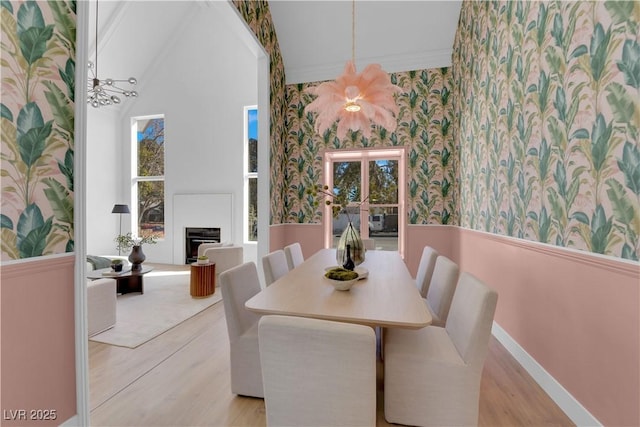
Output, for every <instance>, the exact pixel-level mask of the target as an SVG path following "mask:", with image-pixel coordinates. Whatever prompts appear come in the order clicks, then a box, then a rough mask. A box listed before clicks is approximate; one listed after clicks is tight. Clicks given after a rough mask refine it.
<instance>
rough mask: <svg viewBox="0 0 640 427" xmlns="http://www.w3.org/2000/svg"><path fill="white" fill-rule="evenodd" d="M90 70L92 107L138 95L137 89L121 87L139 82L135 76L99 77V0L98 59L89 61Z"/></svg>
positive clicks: (89, 97)
mask: <svg viewBox="0 0 640 427" xmlns="http://www.w3.org/2000/svg"><path fill="white" fill-rule="evenodd" d="M89 71H90V72H91V78H89V81H88V82H87V83H88V85H87V89H88V95H87V103H88V104H90V105H91V106H92V107H94V108H100V107H103V106H106V105H112V104H120V102H121V101H120V97H119V96H118V95H123V96H124V97H126V98H135V97H137V96H138V92H136V91H135V90H131V89H125V88H123V87H120V85H122V84H130V85H132V86H135V85H136V84H138V81H137V80H136V79H135V78H134V77H129V78H128V79H126V80H116V79H104V80H100V79H99V78H98V0H96V60H95V64H94V63H93V62H91V61H89Z"/></svg>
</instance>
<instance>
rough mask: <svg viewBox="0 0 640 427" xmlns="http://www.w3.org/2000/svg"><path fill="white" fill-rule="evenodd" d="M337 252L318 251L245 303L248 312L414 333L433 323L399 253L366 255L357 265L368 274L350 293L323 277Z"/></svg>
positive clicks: (371, 252) (371, 253)
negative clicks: (412, 331)
mask: <svg viewBox="0 0 640 427" xmlns="http://www.w3.org/2000/svg"><path fill="white" fill-rule="evenodd" d="M335 254H336V251H335V249H322V250H320V251H318V252H317V253H315V254H314V255H313V256H312V257H310V258H308V259H307V260H305V262H304V263H302V264H301V265H299V266H298V267H297V268H295V269H293V270H291V271H290V272H289V273H287V274H286V275H285V276H283V277H281V278H280V279H278V280H276V281H275V282H273V283H272V284H271V285H270V286H268V287H267V288H265V289H263V290H262V291H261V292H260V293H258V294H256V295H254V296H253V297H252V298H251V299H249V300H248V301H247V302H246V304H245V306H246V307H247V309H249V310H251V311H254V312H257V313H261V314H282V315H289V316H300V317H313V318H317V319H327V320H335V321H341V322H349V323H359V324H364V325H369V326H382V327H399V328H412V329H418V328H423V327H425V326H428V325H429V324H430V323H431V320H432V319H431V315H430V314H429V311H428V310H427V308H426V306H425V304H424V302H423V300H422V297H421V296H420V293H419V292H418V288H417V287H416V284H415V281H414V280H413V279H412V277H411V275H410V273H409V270H408V269H407V266H406V265H405V263H404V261H403V260H402V258H401V257H400V254H399V253H398V252H392V251H368V252H367V253H366V257H365V261H364V262H363V263H362V264H361V265H360V266H359V267H364V268H366V269H367V270H368V271H369V276H368V277H367V278H366V279H363V280H359V281H358V282H357V283H355V284H354V285H353V286H352V287H351V289H350V290H349V291H338V290H335V289H334V287H333V286H332V285H331V283H329V282H328V281H327V280H326V279H325V278H324V273H325V268H327V267H332V266H336V256H335Z"/></svg>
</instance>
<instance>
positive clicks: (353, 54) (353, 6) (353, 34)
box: [351, 0, 356, 66]
mask: <svg viewBox="0 0 640 427" xmlns="http://www.w3.org/2000/svg"><path fill="white" fill-rule="evenodd" d="M351 62H353V65H354V66H355V65H356V0H352V2H351Z"/></svg>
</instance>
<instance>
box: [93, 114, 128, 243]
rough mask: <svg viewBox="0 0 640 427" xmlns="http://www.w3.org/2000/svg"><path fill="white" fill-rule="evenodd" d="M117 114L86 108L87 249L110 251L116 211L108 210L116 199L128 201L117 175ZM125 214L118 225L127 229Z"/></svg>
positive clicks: (118, 167) (117, 218) (116, 220)
mask: <svg viewBox="0 0 640 427" xmlns="http://www.w3.org/2000/svg"><path fill="white" fill-rule="evenodd" d="M118 120H119V119H118V115H117V114H116V112H115V111H114V110H110V109H106V108H105V109H99V110H98V109H95V108H92V107H89V108H88V109H87V129H88V131H87V133H88V138H87V146H86V155H87V163H86V165H87V168H86V176H87V186H86V188H87V190H86V201H87V218H86V221H87V231H88V233H87V246H86V247H87V253H88V254H91V255H104V254H114V253H117V252H116V243H115V242H114V238H115V236H116V235H117V234H118V229H119V225H120V222H119V221H120V217H119V215H116V214H112V213H111V210H112V209H113V205H114V204H116V203H127V204H128V203H129V202H128V198H125V197H124V196H121V195H122V194H123V188H122V187H121V185H122V180H121V179H120V175H121V173H122V172H121V169H120V166H121V165H120V164H119V163H120V162H121V160H120V159H121V158H122V147H121V145H120V144H116V143H115V142H116V141H118V135H119V132H118ZM127 221H129V215H123V217H122V229H123V232H124V230H129V226H128V222H127Z"/></svg>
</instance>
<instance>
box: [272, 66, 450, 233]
mask: <svg viewBox="0 0 640 427" xmlns="http://www.w3.org/2000/svg"><path fill="white" fill-rule="evenodd" d="M451 75H452V74H451V72H450V70H449V69H448V68H442V69H430V70H418V71H408V72H402V73H394V74H391V81H392V82H393V83H394V84H396V85H398V86H400V87H401V88H402V89H403V91H404V93H402V94H400V95H398V96H397V98H396V100H397V102H398V105H399V106H400V113H399V114H398V127H397V128H396V130H395V131H394V132H387V131H386V129H384V128H380V127H375V128H374V130H373V132H372V135H371V138H365V137H364V136H362V133H361V132H359V131H358V132H351V131H349V132H348V133H347V137H346V138H344V139H343V140H340V139H339V138H338V137H337V136H336V127H337V126H336V125H334V126H333V127H332V128H331V129H329V130H327V131H326V132H325V133H324V134H323V135H319V134H317V133H316V132H315V130H314V123H315V115H314V114H311V113H307V114H305V112H304V109H305V107H306V106H307V105H308V104H309V103H310V102H311V101H312V100H313V96H312V95H309V94H308V93H306V92H305V91H306V89H307V88H308V87H309V86H314V85H317V84H319V83H304V84H297V85H288V86H287V97H286V99H287V103H288V108H287V139H286V153H285V157H286V159H287V165H286V169H285V184H286V194H285V196H284V209H285V212H286V222H289V223H318V222H321V220H322V207H321V206H317V197H316V195H315V194H309V192H308V191H307V190H308V189H310V188H313V186H314V185H321V184H322V175H321V173H322V151H324V150H327V149H346V148H350V149H353V148H368V147H376V148H381V147H397V146H404V147H406V148H407V156H408V161H407V165H408V177H407V178H408V179H407V182H408V191H407V194H408V207H407V212H408V215H409V223H411V224H433V223H437V224H453V223H455V212H456V201H455V192H454V189H455V177H456V171H455V170H456V164H455V157H454V152H455V149H454V146H453V135H452V133H451V123H452V121H453V101H452V98H451V93H452V80H451Z"/></svg>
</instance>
